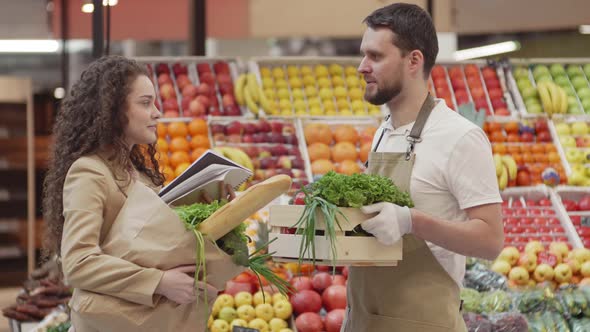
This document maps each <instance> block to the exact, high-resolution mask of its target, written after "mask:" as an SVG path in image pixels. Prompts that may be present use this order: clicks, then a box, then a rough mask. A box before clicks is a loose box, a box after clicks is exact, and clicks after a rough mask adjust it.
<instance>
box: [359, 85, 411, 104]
mask: <svg viewBox="0 0 590 332" xmlns="http://www.w3.org/2000/svg"><path fill="white" fill-rule="evenodd" d="M401 92H402V85H401V84H393V85H391V86H388V87H385V88H383V89H379V87H377V93H375V94H372V95H371V94H369V90H366V91H365V100H366V101H368V102H369V103H371V104H373V105H383V104H385V103H387V102H388V101H390V100H392V99H393V98H395V97H397V96H398V95H399V94H400V93H401Z"/></svg>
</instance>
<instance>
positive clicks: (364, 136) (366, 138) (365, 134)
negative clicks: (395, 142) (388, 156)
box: [359, 126, 377, 144]
mask: <svg viewBox="0 0 590 332" xmlns="http://www.w3.org/2000/svg"><path fill="white" fill-rule="evenodd" d="M376 132H377V127H372V126H371V127H367V128H365V129H363V131H361V133H360V137H359V138H360V141H361V144H363V143H366V142H369V143H370V142H373V137H374V136H375V133H376Z"/></svg>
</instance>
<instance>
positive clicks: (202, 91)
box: [197, 83, 211, 96]
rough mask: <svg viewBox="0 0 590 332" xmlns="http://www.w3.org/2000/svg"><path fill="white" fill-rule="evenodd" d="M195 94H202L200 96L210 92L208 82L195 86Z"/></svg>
mask: <svg viewBox="0 0 590 332" xmlns="http://www.w3.org/2000/svg"><path fill="white" fill-rule="evenodd" d="M197 94H198V95H202V96H208V95H209V94H211V88H210V86H209V84H207V83H201V84H199V86H198V87H197Z"/></svg>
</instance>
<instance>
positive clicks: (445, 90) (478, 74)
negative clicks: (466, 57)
mask: <svg viewBox="0 0 590 332" xmlns="http://www.w3.org/2000/svg"><path fill="white" fill-rule="evenodd" d="M430 82H431V83H430ZM429 83H430V85H431V86H432V87H434V89H432V90H431V91H432V92H433V93H434V95H435V96H436V97H438V98H443V99H444V100H445V101H446V103H447V106H449V107H450V108H452V109H454V110H457V107H458V106H460V105H462V104H466V103H469V102H472V103H473V104H474V105H475V108H476V109H478V110H479V109H484V110H485V111H486V114H487V115H488V116H511V115H516V114H517V109H516V107H515V105H514V102H513V100H512V97H511V96H510V93H509V92H508V88H507V84H506V79H505V76H504V73H503V71H502V70H500V69H499V66H498V65H495V64H488V63H487V62H485V61H474V62H458V63H440V64H437V65H435V66H434V67H433V68H432V72H431V74H430V78H429Z"/></svg>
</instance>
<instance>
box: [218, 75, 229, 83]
mask: <svg viewBox="0 0 590 332" xmlns="http://www.w3.org/2000/svg"><path fill="white" fill-rule="evenodd" d="M231 83H232V80H231V76H229V74H224V73H222V74H220V73H217V84H231Z"/></svg>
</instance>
